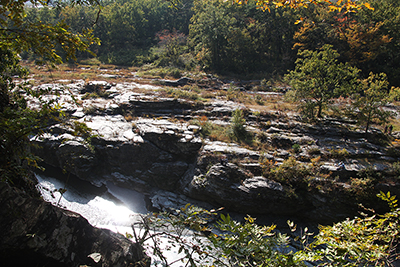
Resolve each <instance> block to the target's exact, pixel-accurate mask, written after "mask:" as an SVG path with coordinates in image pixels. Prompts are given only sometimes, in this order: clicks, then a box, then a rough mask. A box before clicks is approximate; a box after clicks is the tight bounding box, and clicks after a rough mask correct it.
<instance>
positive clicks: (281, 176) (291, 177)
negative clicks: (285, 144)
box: [271, 157, 311, 184]
mask: <svg viewBox="0 0 400 267" xmlns="http://www.w3.org/2000/svg"><path fill="white" fill-rule="evenodd" d="M310 174H311V170H310V168H309V167H308V166H307V165H305V164H301V163H299V162H297V161H296V159H295V158H294V157H290V158H288V159H287V160H285V161H283V162H282V164H281V165H279V166H277V167H275V168H272V169H271V175H272V177H273V179H274V180H276V181H279V182H284V183H286V184H291V183H292V182H297V181H301V180H303V179H305V178H306V177H308V176H309V175H310Z"/></svg>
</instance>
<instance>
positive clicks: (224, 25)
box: [21, 0, 400, 86]
mask: <svg viewBox="0 0 400 267" xmlns="http://www.w3.org/2000/svg"><path fill="white" fill-rule="evenodd" d="M171 3H172V4H173V5H174V6H175V7H174V8H171ZM285 3H286V4H285ZM101 4H102V8H101V12H99V9H98V8H96V7H93V6H90V5H73V6H67V7H65V8H63V9H58V8H54V7H52V6H45V7H43V8H34V7H32V8H28V9H27V11H26V17H24V18H22V17H21V20H22V21H24V23H29V24H30V25H36V24H37V23H38V22H46V23H49V24H51V25H56V26H57V25H58V26H59V27H63V25H68V29H69V30H70V31H71V32H73V33H80V34H86V35H87V34H89V33H90V34H92V35H93V36H95V37H97V38H99V40H101V45H98V44H92V45H91V46H90V49H91V50H92V51H93V52H94V53H95V54H96V55H97V58H98V59H99V60H100V61H101V62H103V63H107V64H118V65H125V66H141V65H143V64H155V65H164V66H165V65H173V66H176V67H179V68H182V69H193V68H195V67H196V66H200V67H201V68H203V69H205V70H210V71H215V72H219V73H225V74H227V73H232V74H240V75H249V74H252V75H254V74H263V75H265V76H266V77H271V76H273V75H283V74H285V73H287V71H288V70H291V69H293V68H294V64H295V61H296V58H297V51H299V50H305V49H306V50H317V49H321V48H322V47H323V46H324V45H326V44H329V45H332V46H333V49H334V50H336V51H337V52H338V53H339V55H340V57H339V60H340V61H341V62H343V63H346V62H348V63H349V64H351V65H352V66H354V67H357V68H359V69H361V70H362V73H361V75H362V77H364V78H366V77H367V76H368V75H369V73H370V72H371V71H372V72H374V73H379V72H384V73H386V75H387V77H388V80H389V82H390V84H391V85H395V86H398V85H400V78H399V77H400V75H399V74H400V65H399V64H400V63H399V62H400V60H399V58H398V57H399V54H398V53H397V51H398V50H399V44H400V35H399V32H400V29H399V27H400V26H399V25H400V23H399V16H398V14H399V13H400V6H399V3H398V1H394V0H377V1H373V2H367V1H327V0H319V1H317V0H315V1H246V2H244V1H236V3H232V2H230V1H219V0H206V1H199V0H182V1H179V2H176V1H172V2H171V1H161V2H160V1H156V0H142V1H126V0H116V1H103V2H102V3H101ZM282 5H283V6H287V7H296V8H280V6H282ZM260 7H264V8H260ZM266 9H268V10H266ZM89 29H93V31H92V32H91V31H90V30H89ZM26 38H27V37H26ZM84 38H85V36H81V40H83V39H84ZM178 39H179V41H178ZM38 41H43V40H41V39H38ZM61 43H65V44H68V43H66V42H61ZM64 46H65V45H64ZM22 48H23V49H24V50H25V51H27V52H25V53H23V54H22V56H23V58H25V59H27V58H32V57H33V56H32V55H33V54H32V50H29V48H28V47H25V46H22ZM67 51H68V49H67ZM61 55H63V57H66V56H67V54H65V52H63V53H61ZM77 56H78V58H80V59H83V58H88V57H92V55H91V54H89V53H87V52H85V53H81V52H80V53H78V54H77Z"/></svg>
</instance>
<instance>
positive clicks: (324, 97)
mask: <svg viewBox="0 0 400 267" xmlns="http://www.w3.org/2000/svg"><path fill="white" fill-rule="evenodd" d="M298 55H299V56H300V57H299V58H298V59H297V60H296V67H295V70H293V71H291V72H290V73H289V74H287V75H286V79H287V81H288V82H289V84H290V85H291V86H292V88H293V90H294V92H295V98H296V99H297V101H298V102H299V108H300V110H301V112H302V113H303V115H304V116H305V117H306V118H307V119H311V120H313V119H315V118H316V117H318V118H319V117H322V110H323V109H324V108H325V106H326V105H327V104H329V103H330V101H331V100H332V99H333V98H335V97H339V96H346V95H349V94H351V93H352V92H353V91H354V89H355V87H354V86H355V84H356V78H357V75H358V72H359V70H358V69H357V68H354V67H351V66H350V65H349V64H343V63H339V62H338V60H337V58H338V57H339V54H338V53H337V52H336V51H335V50H333V49H332V46H331V45H325V46H323V47H322V49H321V50H320V51H309V50H304V51H300V52H299V53H298Z"/></svg>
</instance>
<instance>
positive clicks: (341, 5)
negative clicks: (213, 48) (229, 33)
mask: <svg viewBox="0 0 400 267" xmlns="http://www.w3.org/2000/svg"><path fill="white" fill-rule="evenodd" d="M234 2H235V3H237V4H240V5H242V4H247V0H234ZM321 4H326V7H327V8H328V10H329V12H335V11H338V12H341V11H342V10H345V11H346V12H353V11H354V10H357V9H361V8H362V7H365V8H367V9H370V10H374V9H373V7H371V5H370V4H369V3H358V2H357V1H356V0H338V1H329V0H256V5H257V6H258V7H259V8H261V9H262V10H264V11H265V10H268V11H270V6H271V5H274V6H275V7H276V8H281V7H289V8H308V7H309V6H310V5H321ZM298 23H300V22H298Z"/></svg>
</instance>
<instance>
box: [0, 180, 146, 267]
mask: <svg viewBox="0 0 400 267" xmlns="http://www.w3.org/2000/svg"><path fill="white" fill-rule="evenodd" d="M34 190H35V188H34V189H33V191H34ZM0 203H1V207H2V208H1V209H0V227H1V229H2V231H1V233H0V260H1V262H2V266H82V265H88V266H103V267H106V266H112V267H118V266H121V267H122V266H137V267H142V266H143V267H144V266H150V259H149V258H148V257H147V256H146V255H145V254H144V252H143V248H142V247H141V246H140V245H139V244H137V243H132V241H130V240H128V239H127V238H125V237H124V236H122V235H120V234H116V233H114V232H112V231H109V230H105V229H99V228H95V227H93V226H91V225H90V224H89V223H88V221H87V220H86V219H84V218H83V217H82V216H80V215H79V214H77V213H74V212H71V211H67V210H63V209H61V208H58V207H55V206H53V205H51V204H50V203H47V202H45V201H43V200H42V199H40V198H39V197H38V196H35V197H32V196H31V194H27V192H26V191H25V190H24V191H23V190H20V189H18V188H16V187H14V186H10V185H9V184H8V183H6V182H3V181H2V182H0ZM3 264H4V265H3Z"/></svg>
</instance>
